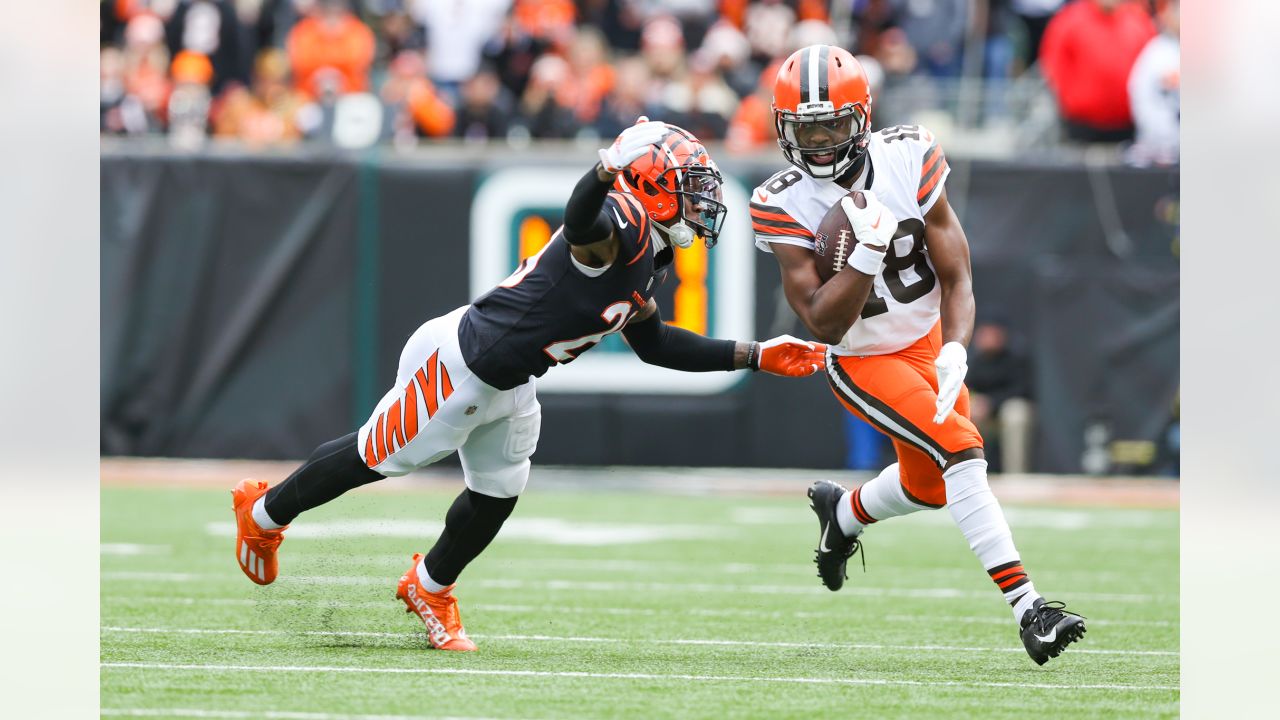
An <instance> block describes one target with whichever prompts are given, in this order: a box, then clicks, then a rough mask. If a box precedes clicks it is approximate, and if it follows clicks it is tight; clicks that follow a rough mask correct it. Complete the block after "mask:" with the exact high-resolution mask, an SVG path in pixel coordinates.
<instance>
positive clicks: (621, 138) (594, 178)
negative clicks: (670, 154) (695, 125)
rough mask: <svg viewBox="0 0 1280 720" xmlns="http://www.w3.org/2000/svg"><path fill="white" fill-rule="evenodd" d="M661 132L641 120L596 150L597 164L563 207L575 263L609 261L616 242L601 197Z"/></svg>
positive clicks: (663, 129) (655, 125) (657, 125)
mask: <svg viewBox="0 0 1280 720" xmlns="http://www.w3.org/2000/svg"><path fill="white" fill-rule="evenodd" d="M665 133H666V127H665V126H664V125H663V124H662V123H651V122H647V120H646V118H643V117H642V118H641V119H640V122H638V123H637V124H635V125H632V126H631V127H629V128H627V129H626V130H623V131H622V134H620V135H618V137H617V139H616V140H614V141H613V144H612V145H610V146H609V147H607V148H605V149H603V150H601V151H600V162H598V163H596V165H595V166H594V167H592V168H591V170H589V171H588V172H587V174H585V175H583V176H582V179H581V180H579V181H578V184H577V185H575V186H574V188H573V192H572V193H571V194H570V195H569V201H568V202H567V203H565V206H564V239H565V242H567V243H569V246H570V252H572V253H573V255H574V257H576V258H577V259H578V261H579V262H583V263H586V264H588V265H593V266H597V267H599V266H601V265H607V264H608V263H611V262H613V259H614V256H615V255H617V251H618V241H617V238H616V237H615V236H614V233H613V221H612V220H611V219H610V218H609V215H608V213H606V212H605V210H604V201H605V198H606V197H608V195H609V190H610V189H611V188H612V187H613V181H614V178H616V177H617V176H618V173H619V172H621V171H622V169H623V168H625V167H627V166H628V165H630V164H631V163H633V162H635V160H636V158H639V157H641V156H642V155H644V154H645V153H647V152H648V151H649V146H651V145H653V144H654V143H655V142H658V141H660V140H661V139H662V137H663V135H664V134H665Z"/></svg>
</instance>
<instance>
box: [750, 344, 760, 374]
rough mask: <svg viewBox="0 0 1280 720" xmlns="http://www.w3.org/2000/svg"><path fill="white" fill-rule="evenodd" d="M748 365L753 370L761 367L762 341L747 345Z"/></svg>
mask: <svg viewBox="0 0 1280 720" xmlns="http://www.w3.org/2000/svg"><path fill="white" fill-rule="evenodd" d="M747 367H748V368H750V369H752V370H759V369H760V343H758V342H752V343H751V344H750V345H748V346H747Z"/></svg>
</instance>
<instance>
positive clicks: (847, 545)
mask: <svg viewBox="0 0 1280 720" xmlns="http://www.w3.org/2000/svg"><path fill="white" fill-rule="evenodd" d="M844 493H845V489H844V488H843V487H841V486H840V485H837V484H836V483H833V482H831V481H830V480H819V481H818V482H816V483H814V484H813V485H811V486H810V487H809V507H810V508H812V509H813V512H814V514H815V515H817V516H818V549H817V550H816V551H815V552H814V558H813V561H814V563H816V564H817V565H818V577H820V578H822V584H823V585H826V586H827V589H828V590H831V591H833V592H834V591H836V590H839V589H840V588H841V587H843V586H844V581H845V579H846V578H848V577H849V575H848V573H847V572H846V571H845V566H846V565H847V564H848V562H849V558H850V557H852V556H853V554H854V553H856V552H858V550H860V549H861V548H862V543H861V542H859V541H858V538H857V537H845V534H844V532H843V531H842V530H841V529H840V523H838V522H836V506H837V505H839V503H840V497H841V496H842V495H844ZM859 534H861V533H859ZM866 562H867V560H866V555H863V558H862V563H863V569H866Z"/></svg>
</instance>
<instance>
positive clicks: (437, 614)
mask: <svg viewBox="0 0 1280 720" xmlns="http://www.w3.org/2000/svg"><path fill="white" fill-rule="evenodd" d="M420 560H422V555H421V554H415V555H414V556H413V566H412V567H410V568H409V570H408V571H407V572H405V574H404V575H401V576H400V584H399V585H397V586H396V597H397V598H399V599H401V600H403V601H404V604H405V612H409V613H414V614H415V615H417V616H418V619H419V620H421V621H422V624H423V625H426V626H427V641H428V642H430V643H431V647H433V648H435V649H437V650H455V651H459V652H470V651H473V650H475V649H476V644H475V643H474V642H472V641H471V639H470V638H468V637H467V631H466V629H464V628H463V627H462V616H461V615H459V614H458V599H457V598H456V597H454V596H453V588H454V585H450V586H449V587H447V588H445V589H444V590H442V591H440V592H438V593H433V592H428V591H427V589H426V588H425V587H423V586H422V582H421V581H420V580H418V562H419V561H420Z"/></svg>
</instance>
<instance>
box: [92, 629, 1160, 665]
mask: <svg viewBox="0 0 1280 720" xmlns="http://www.w3.org/2000/svg"><path fill="white" fill-rule="evenodd" d="M101 629H102V631H103V632H112V633H154V634H159V635H274V636H278V635H289V636H297V635H305V636H313V637H378V638H411V637H418V636H421V635H422V633H420V632H361V631H354V630H237V629H232V628H155V627H119V626H110V625H109V626H105V627H103V628H101ZM471 637H474V638H482V639H486V640H513V641H520V642H571V643H608V644H618V645H628V644H645V645H693V646H698V645H706V646H717V647H758V648H801V649H815V650H816V649H828V650H906V651H911V652H970V653H973V652H978V653H995V652H1011V653H1021V652H1026V651H1025V650H1023V649H1022V648H1020V647H964V646H956V645H884V644H880V643H827V642H772V641H766V640H717V639H686V638H611V637H582V636H572V635H570V636H562V635H481V634H472V635H471ZM1071 652H1072V653H1073V654H1084V655H1155V656H1161V657H1177V656H1178V653H1177V651H1171V650H1095V649H1090V648H1084V649H1075V648H1072V649H1071Z"/></svg>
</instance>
